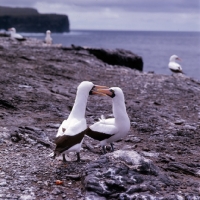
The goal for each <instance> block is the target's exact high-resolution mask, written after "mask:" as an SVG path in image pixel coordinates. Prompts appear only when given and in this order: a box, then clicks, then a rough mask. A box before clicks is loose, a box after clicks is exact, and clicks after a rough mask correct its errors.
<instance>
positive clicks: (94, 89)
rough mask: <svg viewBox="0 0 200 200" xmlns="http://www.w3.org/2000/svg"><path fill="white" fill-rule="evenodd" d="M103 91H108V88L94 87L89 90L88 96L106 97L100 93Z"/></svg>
mask: <svg viewBox="0 0 200 200" xmlns="http://www.w3.org/2000/svg"><path fill="white" fill-rule="evenodd" d="M104 89H107V90H108V89H109V87H107V86H102V85H94V87H93V88H92V89H91V90H90V93H89V94H90V95H93V94H94V95H98V94H99V95H104V96H105V95H106V94H104V93H101V90H104Z"/></svg>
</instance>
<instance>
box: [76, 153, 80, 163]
mask: <svg viewBox="0 0 200 200" xmlns="http://www.w3.org/2000/svg"><path fill="white" fill-rule="evenodd" d="M76 156H77V160H76V162H80V161H81V158H80V153H79V152H77V153H76Z"/></svg>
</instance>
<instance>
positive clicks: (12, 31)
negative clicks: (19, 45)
mask: <svg viewBox="0 0 200 200" xmlns="http://www.w3.org/2000/svg"><path fill="white" fill-rule="evenodd" d="M8 30H9V32H10V38H11V39H12V40H19V41H22V40H26V39H25V38H24V37H23V36H22V35H20V34H18V33H16V29H15V28H10V29H8Z"/></svg>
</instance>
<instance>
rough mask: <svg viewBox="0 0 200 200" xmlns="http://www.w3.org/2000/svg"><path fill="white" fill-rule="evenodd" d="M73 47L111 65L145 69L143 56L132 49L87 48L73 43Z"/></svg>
mask: <svg viewBox="0 0 200 200" xmlns="http://www.w3.org/2000/svg"><path fill="white" fill-rule="evenodd" d="M72 48H73V49H75V50H77V51H83V50H85V51H88V52H89V53H90V54H92V55H94V56H95V57H97V58H98V59H100V60H102V61H103V62H105V63H107V64H109V65H118V66H125V67H129V68H131V69H137V70H139V71H143V60H142V57H140V56H138V55H136V54H134V53H133V52H131V51H128V50H124V49H115V50H109V49H97V48H96V49H95V48H88V47H87V48H85V47H81V46H75V45H72Z"/></svg>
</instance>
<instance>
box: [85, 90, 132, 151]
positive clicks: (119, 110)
mask: <svg viewBox="0 0 200 200" xmlns="http://www.w3.org/2000/svg"><path fill="white" fill-rule="evenodd" d="M101 92H102V93H104V94H107V95H108V96H111V97H112V110H113V115H114V118H109V119H104V118H103V117H102V118H101V119H100V121H99V122H96V123H95V124H93V125H91V126H90V127H89V129H88V130H87V132H86V135H88V136H89V137H91V138H93V139H96V140H99V141H101V142H100V144H101V146H102V147H103V151H104V153H105V146H106V145H107V144H108V143H110V144H111V147H112V150H113V146H112V142H115V141H117V140H119V139H121V138H124V137H125V136H126V135H127V134H128V131H129V130H130V119H129V117H128V114H127V112H126V106H125V99H124V93H123V91H122V90H121V88H119V87H112V88H110V90H101Z"/></svg>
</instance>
